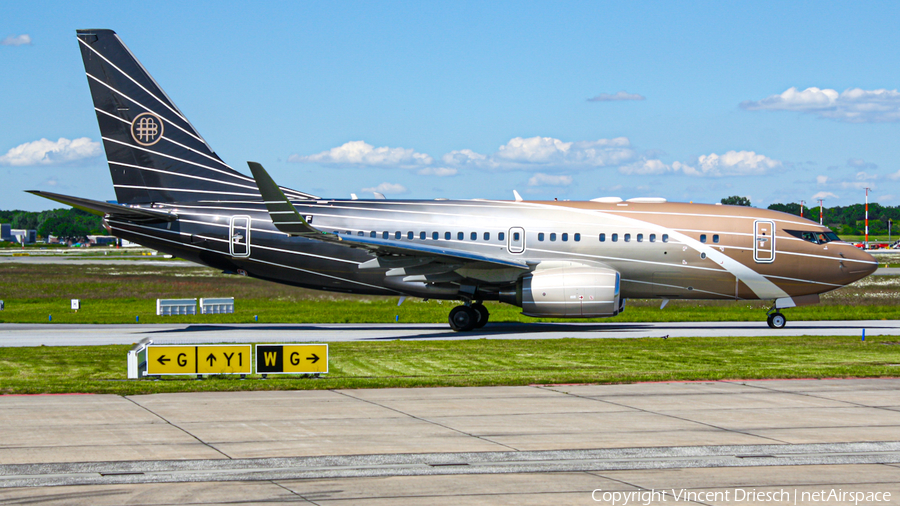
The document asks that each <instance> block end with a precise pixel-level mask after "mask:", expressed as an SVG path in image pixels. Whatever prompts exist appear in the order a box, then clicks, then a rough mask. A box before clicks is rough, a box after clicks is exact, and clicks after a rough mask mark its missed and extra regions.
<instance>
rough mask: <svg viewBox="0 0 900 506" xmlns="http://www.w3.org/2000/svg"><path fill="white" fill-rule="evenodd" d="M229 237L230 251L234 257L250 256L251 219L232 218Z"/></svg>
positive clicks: (245, 217)
mask: <svg viewBox="0 0 900 506" xmlns="http://www.w3.org/2000/svg"><path fill="white" fill-rule="evenodd" d="M228 231H229V234H228V236H229V237H230V238H231V240H230V241H229V244H228V245H229V250H230V252H231V256H233V257H248V256H250V217H249V216H232V217H231V226H230V227H229V230H228Z"/></svg>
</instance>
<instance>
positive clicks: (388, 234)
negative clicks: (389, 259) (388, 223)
mask: <svg viewBox="0 0 900 506" xmlns="http://www.w3.org/2000/svg"><path fill="white" fill-rule="evenodd" d="M381 237H382V239H390V238H391V233H390V232H388V231H387V230H385V231H384V232H382V233H381Z"/></svg>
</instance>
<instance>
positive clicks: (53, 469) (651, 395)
mask: <svg viewBox="0 0 900 506" xmlns="http://www.w3.org/2000/svg"><path fill="white" fill-rule="evenodd" d="M898 392H900V379H862V380H808V381H807V380H799V381H781V380H779V381H720V382H694V383H656V384H635V385H564V386H531V387H496V388H420V389H386V390H337V391H292V392H284V391H282V392H238V393H190V394H157V395H146V396H134V397H119V396H114V395H67V396H0V504H5V503H19V504H21V503H29V504H32V503H33V504H42V505H43V504H46V505H55V504H65V505H78V504H85V505H105V504H138V505H151V504H152V505H158V504H185V503H190V504H225V503H227V504H260V503H266V504H272V503H296V504H318V505H322V506H325V505H344V504H347V505H350V504H353V505H418V504H447V505H451V504H452V505H458V504H534V505H542V504H547V505H559V504H613V503H615V504H617V505H622V504H623V501H624V497H626V496H625V495H623V494H632V495H630V496H628V497H630V498H631V499H630V502H629V503H628V504H670V505H671V504H673V503H676V502H677V503H681V502H684V503H687V504H723V505H725V504H845V505H850V504H854V498H858V496H852V497H851V496H847V495H846V494H847V493H851V492H852V493H854V494H856V493H862V494H864V495H863V497H865V496H866V494H868V495H869V498H870V500H865V499H863V500H861V501H858V503H859V504H897V502H898V500H900V394H898ZM651 490H653V491H656V494H657V495H656V496H647V495H646V494H647V493H649V492H648V491H651ZM781 491H783V492H784V493H785V494H786V497H781V496H780V495H779V496H777V498H778V499H777V500H773V497H776V496H772V495H769V496H765V497H767V499H766V498H764V499H760V495H759V494H765V493H769V494H771V493H780V492H781ZM822 491H824V492H825V496H823V497H822V498H820V499H815V497H816V496H813V495H812V494H815V493H821V492H822ZM832 491H834V493H835V494H844V495H843V496H840V495H839V496H838V498H837V499H834V497H832V499H830V500H829V499H827V496H828V495H829V494H831V492H832ZM662 492H665V493H666V495H665V496H662V495H661V493H662ZM641 493H643V494H645V495H644V499H645V500H643V501H642V500H641V499H640V496H638V495H634V494H641ZM685 493H689V494H692V496H691V497H692V500H685V499H684V494H685ZM887 493H890V494H891V495H890V497H889V498H886V496H885V494H887ZM604 494H608V495H606V496H604ZM613 494H619V495H617V496H613ZM674 494H681V496H680V499H676V497H675V495H674ZM708 494H709V495H708ZM748 494H755V495H753V496H749V495H748ZM874 494H880V495H874ZM614 497H618V498H619V499H618V501H614ZM605 498H606V499H605ZM877 498H881V499H882V500H878V499H877ZM594 499H599V500H598V501H595V500H594ZM646 499H649V500H646ZM795 499H796V501H795ZM884 499H887V500H884Z"/></svg>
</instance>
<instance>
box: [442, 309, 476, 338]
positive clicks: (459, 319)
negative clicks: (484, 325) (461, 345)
mask: <svg viewBox="0 0 900 506" xmlns="http://www.w3.org/2000/svg"><path fill="white" fill-rule="evenodd" d="M449 320H450V328H451V329H453V330H455V331H456V332H468V331H470V330H472V329H474V328H475V325H477V324H478V312H477V311H475V310H474V309H472V308H471V307H469V306H456V307H455V308H453V309H451V310H450V318H449Z"/></svg>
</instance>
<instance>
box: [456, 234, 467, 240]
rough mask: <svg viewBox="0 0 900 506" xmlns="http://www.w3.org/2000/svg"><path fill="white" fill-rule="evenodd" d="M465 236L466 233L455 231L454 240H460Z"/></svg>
mask: <svg viewBox="0 0 900 506" xmlns="http://www.w3.org/2000/svg"><path fill="white" fill-rule="evenodd" d="M465 237H466V234H465V233H464V232H457V233H456V240H457V241H462V240H463V239H465Z"/></svg>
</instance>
